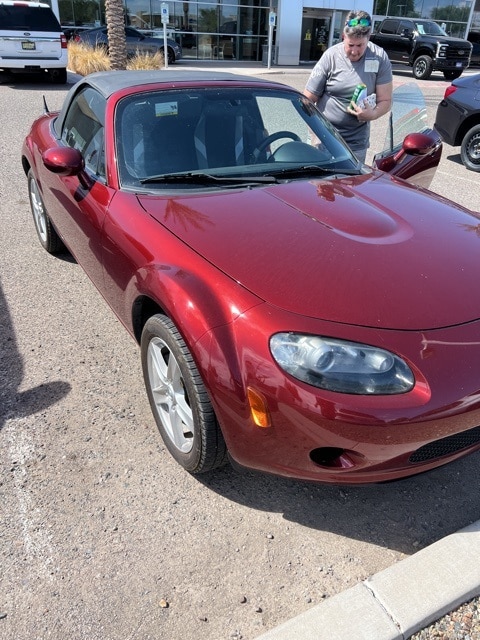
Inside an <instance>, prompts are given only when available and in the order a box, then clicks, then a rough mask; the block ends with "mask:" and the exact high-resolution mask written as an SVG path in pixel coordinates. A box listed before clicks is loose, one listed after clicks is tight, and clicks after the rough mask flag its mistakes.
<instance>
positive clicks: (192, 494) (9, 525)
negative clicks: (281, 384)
mask: <svg viewBox="0 0 480 640" xmlns="http://www.w3.org/2000/svg"><path fill="white" fill-rule="evenodd" d="M182 66H183V67H184V68H186V67H187V66H188V65H187V63H186V62H185V64H183V63H182V65H180V67H182ZM242 71H243V72H245V73H266V74H268V75H271V76H272V77H274V79H276V80H279V81H281V82H284V83H286V84H291V85H292V86H295V87H297V88H299V89H303V86H304V85H305V81H306V79H307V76H308V73H309V69H286V70H281V69H277V68H275V67H272V69H271V70H267V69H266V68H260V69H259V68H258V67H257V68H255V69H254V68H253V67H252V66H245V67H244V68H243V69H242ZM473 72H475V71H472V73H473ZM467 73H471V72H470V71H468V72H467ZM394 82H395V86H398V85H399V84H402V83H407V82H413V78H412V76H411V73H410V72H409V71H408V70H407V69H405V70H404V69H396V70H395V76H394ZM418 84H419V85H420V87H421V89H422V92H423V93H424V95H425V98H426V103H427V109H428V117H429V121H430V122H431V123H433V119H434V115H435V110H436V106H437V104H438V102H439V100H440V99H441V97H442V95H443V92H444V90H445V88H446V86H448V82H445V81H444V80H443V78H442V76H441V75H438V74H434V76H432V79H431V80H429V81H421V82H419V83H418ZM68 89H69V86H66V87H64V88H58V87H54V86H52V85H45V84H39V83H29V82H18V83H8V82H7V83H4V84H1V85H0V110H1V112H2V114H3V116H2V122H3V125H4V126H3V127H1V129H0V153H1V158H2V170H1V172H0V219H1V229H2V233H1V235H0V317H1V320H2V336H1V343H0V344H1V345H2V346H1V352H0V354H1V360H0V368H1V370H0V402H1V404H0V451H1V454H0V455H1V462H2V475H1V480H0V485H1V487H0V499H1V505H2V519H1V521H0V540H1V543H0V544H1V547H0V553H1V568H2V570H1V572H0V593H1V594H2V598H1V600H0V638H2V639H5V640H7V639H8V640H10V639H11V638H15V639H16V640H32V639H36V640H37V639H38V640H40V639H41V640H43V639H44V638H53V639H55V640H56V639H60V638H70V639H71V640H80V639H88V640H97V639H98V640H100V639H101V640H118V639H119V638H121V639H125V640H127V639H128V640H140V639H141V640H147V639H149V638H155V639H157V638H162V639H163V638H168V639H169V640H180V639H181V640H190V639H191V640H193V639H195V640H220V639H233V640H240V639H243V640H253V639H254V638H256V637H257V636H259V635H261V634H262V633H264V632H266V631H268V630H269V629H272V628H273V627H275V626H276V625H278V624H280V623H282V622H284V621H286V620H288V619H290V618H292V617H294V616H296V615H298V614H299V613H302V612H304V611H307V610H308V609H310V608H311V607H312V606H314V605H316V604H319V603H320V602H323V601H325V600H326V599H327V598H329V597H330V596H333V595H335V594H338V593H340V592H342V591H344V590H345V589H347V588H349V587H352V586H354V585H355V584H357V583H358V582H360V581H362V580H365V579H367V578H368V577H369V576H372V575H373V574H376V573H378V572H379V571H381V570H383V569H386V568H388V567H390V566H392V565H394V564H395V563H396V562H398V561H400V560H403V559H405V558H407V557H409V556H410V555H412V554H414V553H415V552H417V551H418V550H420V549H422V548H424V547H427V546H428V545H430V544H432V543H434V542H436V541H437V540H440V539H442V538H443V537H445V536H447V535H448V534H451V533H454V532H456V531H457V530H459V529H461V528H463V527H466V526H467V525H469V524H470V523H472V522H474V521H476V520H478V519H479V517H480V498H479V493H478V491H477V486H478V475H479V471H480V454H478V453H477V454H474V455H472V456H470V457H468V458H465V459H463V460H461V461H458V462H456V463H454V464H451V465H449V466H446V467H443V468H441V469H437V470H435V471H433V472H431V473H429V474H425V475H423V476H419V477H415V478H410V479H408V480H403V481H401V482H397V483H392V484H385V485H375V486H371V487H333V486H319V485H311V484H306V483H299V482H293V481H288V480H284V479H278V478H272V477H268V476H260V475H256V474H250V473H244V474H242V473H239V472H238V471H235V470H233V469H232V468H230V467H226V468H224V469H222V470H220V471H219V472H217V473H215V474H212V475H208V476H205V477H197V478H195V477H191V476H189V475H188V474H186V473H185V472H184V471H182V470H181V469H180V467H178V466H177V465H176V464H175V463H174V461H173V460H172V459H171V457H170V456H169V454H168V452H167V451H166V449H165V447H164V446H163V444H162V442H161V440H160V437H159V435H158V433H157V432H156V428H155V425H154V423H153V419H152V417H151V415H150V409H149V406H148V401H147V398H146V395H145V393H144V390H143V383H142V376H141V367H140V358H139V352H138V349H137V347H136V345H135V344H134V343H133V342H132V341H131V339H130V338H129V336H128V335H127V334H126V332H125V331H124V329H123V328H122V327H121V326H120V325H119V323H118V321H117V320H116V319H115V317H114V316H113V315H112V313H111V311H110V310H109V309H108V307H107V306H106V304H105V303H104V301H103V300H102V299H101V297H100V296H99V295H98V293H97V292H96V291H95V290H94V288H93V287H92V285H91V284H90V282H89V281H88V279H87V277H86V276H85V274H84V273H83V271H82V270H81V269H80V268H79V267H78V265H76V264H75V263H74V262H73V261H72V260H71V259H69V258H68V257H67V256H63V257H62V258H54V257H51V256H49V255H47V254H46V253H45V252H44V251H43V250H42V248H41V247H40V245H39V243H38V241H37V237H36V234H35V230H34V227H33V222H32V220H31V213H30V208H29V204H28V196H27V189H26V179H25V176H24V174H23V172H22V168H21V165H20V149H21V144H22V140H23V137H24V135H25V134H26V132H27V130H28V127H29V125H30V123H31V121H32V120H33V119H34V118H35V117H37V116H38V115H40V114H41V113H42V110H43V96H44V95H45V97H46V100H47V103H48V105H49V107H50V108H51V109H52V110H53V109H56V108H59V107H60V105H61V103H62V100H63V97H64V95H65V93H66V91H67V90H68ZM384 125H385V122H382V121H378V122H376V123H374V128H373V132H372V149H371V152H370V157H371V155H372V154H373V153H374V152H375V151H376V150H378V149H380V148H381V147H382V146H383V140H384V136H385V127H384ZM478 180H479V176H478V174H475V173H471V172H468V171H467V170H466V169H465V168H464V167H463V165H462V164H461V163H460V155H459V150H458V149H453V148H451V147H447V146H446V147H445V149H444V154H443V157H442V160H441V163H440V166H439V168H438V170H437V174H436V177H435V179H434V182H433V183H432V185H431V189H432V190H433V191H435V192H437V193H439V194H441V195H442V196H445V197H448V198H450V199H452V200H454V201H456V202H458V203H460V204H462V205H464V206H466V207H469V208H471V209H474V210H477V211H478V208H479V207H478V184H479V183H478ZM445 254H446V255H445V259H446V260H448V247H446V248H445ZM447 303H448V301H446V304H447Z"/></svg>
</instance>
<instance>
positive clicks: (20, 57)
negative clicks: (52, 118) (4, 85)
mask: <svg viewBox="0 0 480 640" xmlns="http://www.w3.org/2000/svg"><path fill="white" fill-rule="evenodd" d="M67 63H68V53H67V39H66V37H65V35H64V34H63V32H62V28H61V26H60V23H59V22H58V20H57V18H56V16H55V14H54V13H53V11H52V9H51V8H50V6H49V5H48V4H44V3H41V2H12V1H10V0H0V71H2V72H3V73H9V74H12V75H13V74H29V75H31V74H44V75H45V76H46V77H48V78H49V79H50V80H52V81H53V82H55V83H56V84H65V83H66V81H67Z"/></svg>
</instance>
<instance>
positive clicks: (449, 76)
mask: <svg viewBox="0 0 480 640" xmlns="http://www.w3.org/2000/svg"><path fill="white" fill-rule="evenodd" d="M461 75H462V71H461V70H460V71H444V72H443V77H444V78H445V80H456V79H457V78H459V77H460V76H461Z"/></svg>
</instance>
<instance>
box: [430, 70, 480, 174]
mask: <svg viewBox="0 0 480 640" xmlns="http://www.w3.org/2000/svg"><path fill="white" fill-rule="evenodd" d="M479 97H480V73H479V74H476V75H474V76H465V77H464V78H459V79H458V80H454V81H453V82H452V84H451V85H450V86H449V87H447V88H446V89H445V95H444V96H443V100H442V101H441V102H440V104H439V105H438V107H437V114H436V117H435V129H437V131H438V132H439V134H440V136H441V137H442V140H444V141H445V142H446V143H447V144H449V145H451V146H452V147H458V146H460V155H461V158H462V162H463V164H464V165H465V166H466V167H467V169H470V170H471V171H480V99H479Z"/></svg>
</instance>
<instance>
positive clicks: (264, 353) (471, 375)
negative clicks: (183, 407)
mask: <svg viewBox="0 0 480 640" xmlns="http://www.w3.org/2000/svg"><path fill="white" fill-rule="evenodd" d="M261 308H262V307H259V308H257V309H255V310H252V312H250V313H249V314H246V316H245V317H244V318H243V319H242V320H240V321H239V322H238V326H237V323H235V333H236V334H237V339H236V340H235V344H236V345H242V344H245V340H244V339H247V342H248V338H249V339H250V344H247V346H246V347H244V348H243V347H242V348H241V350H240V352H239V353H238V362H237V365H236V366H232V362H229V363H227V362H226V361H225V360H223V358H222V356H221V354H220V353H219V352H218V351H217V350H216V349H214V350H213V351H211V359H210V362H209V364H210V367H211V368H213V369H215V370H216V371H217V375H216V383H215V385H214V387H215V388H211V387H210V391H211V396H212V398H213V399H214V405H215V410H216V413H217V417H218V419H219V422H220V424H221V426H222V430H223V433H224V436H225V440H226V442H227V447H228V449H229V453H230V456H231V457H232V458H233V460H234V461H235V462H237V463H238V464H239V465H240V466H242V467H247V468H250V469H255V470H259V471H263V472H267V473H274V474H276V475H280V476H285V477H290V478H297V479H302V480H310V481H317V482H323V483H335V484H365V483H372V482H385V481H389V480H395V479H399V478H403V477H407V476H411V475H415V474H418V473H422V472H425V471H428V470H430V469H433V468H435V467H438V466H441V465H443V464H446V463H447V462H450V461H452V460H455V459H456V458H460V457H462V456H464V455H466V454H467V453H471V452H473V451H476V450H480V364H479V363H480V341H479V340H478V336H479V335H480V322H474V323H471V324H469V325H465V326H461V327H454V328H450V329H442V330H436V331H432V332H428V333H420V332H401V331H387V332H386V331H381V330H374V329H365V328H358V327H346V326H343V327H342V326H339V325H336V326H335V327H333V326H329V327H327V326H326V324H328V323H319V322H318V321H317V322H316V324H317V325H319V324H323V325H324V326H323V327H319V326H317V329H316V330H315V333H319V334H320V335H330V336H331V335H332V331H333V329H335V331H336V335H335V337H339V338H343V339H346V338H347V337H349V338H350V339H352V340H357V341H359V342H363V343H366V344H377V345H382V346H383V347H384V348H389V349H390V350H392V351H394V352H395V353H397V355H399V356H400V357H402V358H403V359H404V360H405V361H406V362H407V363H408V364H409V366H411V368H412V369H413V370H414V372H415V377H416V385H415V387H414V389H413V390H412V391H411V392H409V393H406V394H402V395H394V396H355V395H349V394H340V393H333V392H327V391H322V390H321V389H318V388H315V387H311V386H309V385H307V384H304V383H301V382H299V381H298V380H296V379H294V378H292V377H291V376H288V375H287V374H285V373H284V372H283V371H282V370H281V369H280V368H279V367H278V366H277V365H276V364H275V363H274V362H273V361H272V358H271V356H270V353H269V351H268V337H269V335H271V334H268V336H266V335H265V332H264V331H262V330H260V328H259V331H258V333H257V332H256V327H260V325H258V324H257V322H256V319H255V317H254V316H255V315H256V314H257V313H258V309H261ZM247 316H248V318H247ZM245 322H246V323H247V324H245ZM313 324H315V323H314V321H312V324H311V327H309V328H307V329H305V328H304V329H303V330H304V331H308V330H309V329H310V332H312V333H313V332H314V329H313ZM284 326H285V325H284ZM291 330H292V331H297V330H298V327H293V328H292V329H291ZM223 331H224V330H223V329H222V330H219V332H220V333H222V332H223ZM238 334H243V335H242V336H241V335H238ZM247 334H249V335H248V337H247ZM347 334H348V335H347ZM216 337H217V338H218V344H219V343H221V342H223V341H224V339H227V336H221V335H219V334H218V335H217V336H216ZM230 337H231V336H230ZM204 339H205V338H204ZM252 340H253V342H252ZM210 348H211V345H209V347H208V349H209V350H210ZM247 387H250V388H253V389H255V391H256V392H257V393H259V394H261V395H262V396H263V397H264V398H265V402H266V405H267V406H268V410H269V412H270V417H271V426H269V427H267V428H260V427H257V426H256V425H255V424H254V422H253V420H252V419H251V416H250V410H249V406H248V402H247V400H246V389H247Z"/></svg>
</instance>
